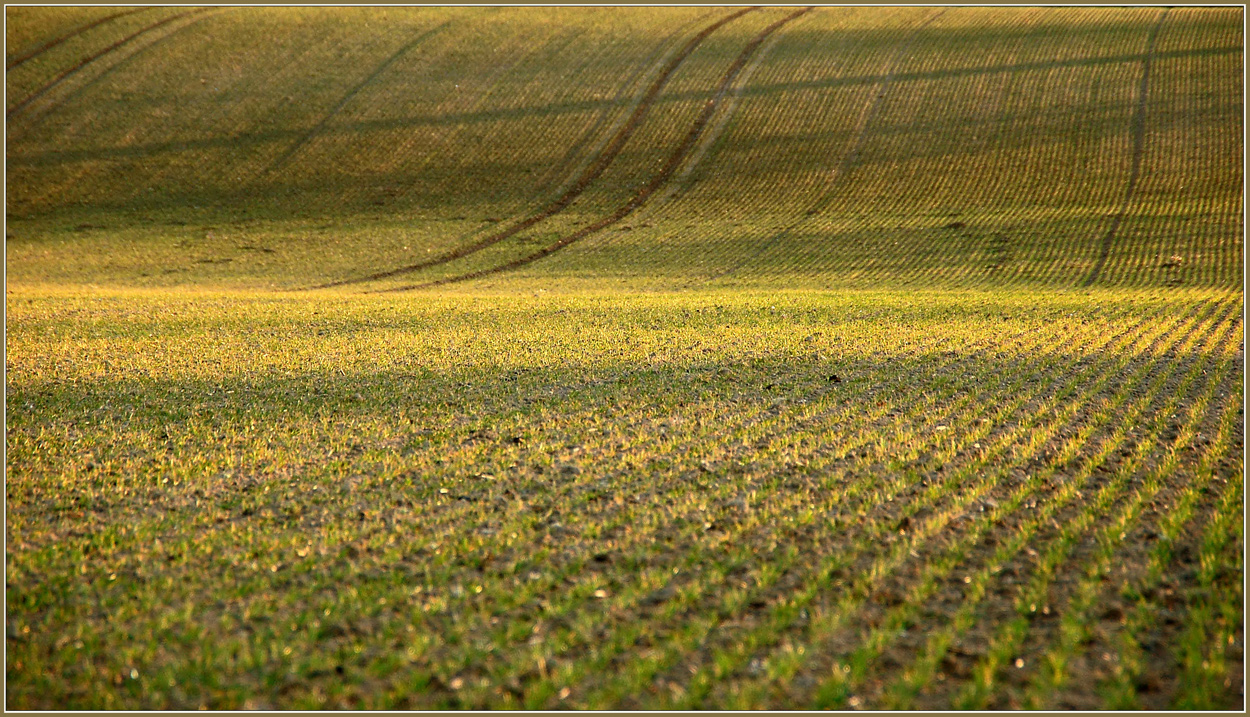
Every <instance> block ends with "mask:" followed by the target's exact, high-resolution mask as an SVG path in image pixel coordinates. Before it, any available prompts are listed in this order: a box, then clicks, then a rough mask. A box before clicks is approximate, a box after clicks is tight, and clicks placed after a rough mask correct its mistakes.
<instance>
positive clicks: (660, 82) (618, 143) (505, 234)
mask: <svg viewBox="0 0 1250 717" xmlns="http://www.w3.org/2000/svg"><path fill="white" fill-rule="evenodd" d="M756 9H757V8H755V7H748V8H742V9H740V10H737V11H736V12H733V13H730V14H729V15H726V16H725V17H723V18H721V19H719V20H717V21H716V22H714V23H712V24H711V25H709V26H707V27H705V28H703V30H701V31H700V32H699V34H698V35H695V36H694V37H692V38H691V39H690V40H688V41H687V42H686V44H685V45H684V46H683V47H682V48H681V50H680V51H678V53H677V54H676V55H675V56H674V57H673V58H672V59H670V60H669V61H668V64H666V65H665V66H664V69H663V70H661V71H660V74H659V76H658V77H656V78H655V80H653V81H652V83H651V86H650V87H648V88H647V92H646V94H645V95H644V96H643V99H642V101H641V102H640V103H639V104H638V107H637V108H635V109H634V112H633V114H632V115H630V117H629V119H628V120H627V121H626V122H625V125H624V126H623V127H621V129H620V130H619V131H618V132H617V133H616V136H614V137H613V138H612V141H611V142H610V143H609V144H608V146H607V147H606V148H605V149H604V150H603V152H602V153H601V154H600V155H599V157H598V158H596V160H595V161H594V163H592V164H591V165H590V167H588V168H587V169H586V171H585V172H584V173H583V174H582V176H580V177H578V179H577V181H576V182H574V183H573V186H571V187H569V189H568V190H566V191H565V192H564V194H562V195H560V197H559V198H557V199H556V200H555V201H553V202H552V203H550V204H548V205H547V206H546V207H544V208H543V209H541V210H539V211H537V212H535V213H533V214H531V215H529V216H528V217H526V218H525V219H522V220H521V221H519V222H516V223H515V224H512V225H510V226H508V227H506V228H504V229H502V230H500V231H498V232H495V233H493V234H491V235H489V236H486V237H483V238H482V239H480V240H479V241H476V242H474V243H472V244H469V245H467V246H463V247H460V248H459V249H455V250H453V251H450V252H447V253H446V254H443V255H442V256H439V257H436V258H434V259H429V260H426V261H423V262H419V263H417V264H410V265H408V266H404V267H400V268H398V269H391V270H388V271H380V272H375V273H373V274H369V275H367V276H362V277H357V278H354V279H342V280H339V281H333V282H329V283H326V284H321V285H319V286H315V287H312V288H316V289H328V288H332V287H336V286H345V285H348V284H359V283H363V282H366V281H376V280H378V279H386V278H390V277H393V276H400V275H403V274H409V273H412V272H415V271H420V270H421V269H427V268H429V267H432V266H439V265H441V264H446V263H448V262H451V261H454V260H456V259H460V258H462V257H465V256H468V255H470V254H473V253H476V252H478V251H481V250H482V249H485V248H486V247H488V246H491V245H493V244H498V243H499V242H501V241H503V240H505V239H507V238H509V237H511V236H514V235H516V234H518V233H520V232H522V231H524V230H526V229H528V228H530V227H532V226H534V225H535V224H538V223H539V222H541V221H543V220H544V219H547V218H549V217H551V216H553V215H555V214H557V213H559V212H561V211H563V210H564V209H566V208H567V207H568V206H569V205H570V204H572V203H573V201H574V200H576V199H577V198H578V197H579V196H581V195H582V193H583V192H585V191H586V189H587V188H588V187H589V186H590V185H591V183H592V182H594V181H595V180H596V179H598V178H599V176H600V175H601V174H603V172H604V171H605V170H607V168H608V166H609V165H611V164H612V162H613V161H614V160H615V159H616V156H617V155H618V154H620V151H621V149H622V148H624V146H625V143H626V142H627V141H628V140H629V138H630V137H632V136H633V134H634V132H635V131H636V130H637V129H638V127H639V126H640V125H641V124H642V121H643V120H644V119H646V117H647V114H648V113H649V112H650V111H651V107H652V106H653V105H654V104H655V101H656V99H658V97H659V94H660V91H661V90H663V89H664V86H665V85H666V84H668V81H669V79H671V78H672V76H673V75H674V74H675V73H676V72H677V69H678V68H679V67H680V66H681V65H682V63H684V62H685V60H686V58H687V57H689V56H690V54H691V53H692V52H694V50H695V48H697V47H698V46H699V45H700V44H702V42H703V41H704V40H706V39H707V38H708V37H709V36H710V35H711V34H712V33H713V32H716V31H717V30H719V29H720V28H721V27H724V26H725V25H727V24H729V23H730V22H732V21H734V20H736V19H738V18H740V17H742V16H743V15H746V14H747V13H749V12H753V11H755V10H756Z"/></svg>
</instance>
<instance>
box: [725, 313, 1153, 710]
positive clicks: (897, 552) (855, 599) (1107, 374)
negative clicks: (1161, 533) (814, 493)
mask: <svg viewBox="0 0 1250 717" xmlns="http://www.w3.org/2000/svg"><path fill="white" fill-rule="evenodd" d="M1154 331H1156V332H1162V331H1163V327H1160V326H1156V327H1155V328H1154ZM1161 338H1162V333H1156V337H1155V338H1154V339H1153V341H1154V342H1158V341H1159V340H1161ZM1118 353H1121V352H1118ZM1126 361H1127V357H1121V359H1120V360H1119V361H1118V365H1120V366H1122V365H1124V363H1125V362H1126ZM1116 370H1117V369H1116V367H1112V366H1104V367H1102V369H1101V371H1102V373H1101V374H1100V376H1101V378H1100V379H1099V380H1098V381H1096V382H1095V383H1096V384H1097V385H1099V386H1101V385H1103V384H1107V383H1109V382H1111V381H1112V375H1113V374H1114V372H1115V371H1116ZM1075 385H1076V383H1075V382H1069V384H1068V388H1067V390H1066V391H1065V392H1061V393H1060V394H1059V395H1057V396H1056V397H1055V399H1057V398H1060V397H1062V396H1063V395H1066V394H1072V393H1073V392H1074V391H1075ZM1129 388H1130V387H1129V386H1128V385H1122V386H1121V388H1120V391H1121V392H1122V393H1123V392H1127V391H1128V390H1129ZM1055 399H1052V400H1051V402H1050V403H1049V404H1048V405H1043V406H1041V407H1039V408H1038V409H1037V410H1035V411H1034V412H1033V413H1032V414H1031V416H1032V420H1033V421H1036V420H1037V419H1039V418H1040V417H1041V416H1042V415H1044V414H1049V413H1052V412H1053V413H1055V415H1056V419H1055V420H1054V421H1052V422H1050V423H1049V424H1048V426H1049V427H1047V428H1044V429H1040V430H1043V431H1044V433H1034V434H1032V438H1031V440H1030V441H1029V442H1028V443H1029V444H1031V446H1032V449H1030V450H1033V449H1036V448H1037V446H1040V445H1041V444H1042V443H1044V442H1045V440H1046V437H1047V436H1051V435H1055V434H1056V432H1057V430H1058V427H1059V426H1061V425H1063V424H1064V422H1065V421H1069V420H1071V419H1072V418H1073V417H1074V416H1075V415H1076V413H1077V411H1078V410H1079V408H1080V406H1081V402H1080V399H1079V397H1073V398H1072V400H1070V401H1069V402H1068V404H1067V405H1066V406H1065V407H1063V408H1059V407H1058V406H1057V405H1056V404H1055ZM1028 428H1029V427H1028V426H1027V425H1024V426H1021V427H1020V428H1019V429H1017V430H1016V431H1015V432H1014V433H1013V434H1009V435H1007V436H1005V437H1000V439H999V440H998V441H996V442H995V445H994V446H991V447H990V448H988V449H986V450H985V452H984V453H983V454H982V455H981V456H980V460H978V461H977V462H976V463H974V464H973V466H972V467H971V468H967V469H965V470H962V471H960V473H961V474H966V475H965V476H964V477H965V478H967V479H976V480H975V483H976V484H977V485H976V486H974V487H973V488H971V489H969V491H970V495H971V497H969V495H968V494H966V495H965V496H964V497H962V498H957V499H955V500H954V505H953V506H952V507H948V508H946V509H944V510H943V511H942V512H937V513H935V514H934V515H932V516H930V517H929V519H928V521H927V522H926V524H925V526H923V527H922V528H920V529H918V530H917V531H916V533H917V534H919V533H921V532H922V531H926V532H930V533H933V532H935V531H936V530H939V529H941V528H944V527H945V526H946V524H947V523H948V522H949V521H951V519H952V518H954V517H956V513H960V514H962V512H963V510H964V507H965V506H967V505H969V504H970V502H969V501H971V500H974V499H977V498H983V497H984V496H985V495H986V491H992V490H993V488H994V486H995V485H996V479H991V478H986V477H985V476H983V475H981V476H978V475H974V473H976V470H975V468H976V466H985V465H989V461H990V459H991V458H992V457H993V455H994V452H995V451H996V450H998V451H1002V450H1003V449H1005V448H1007V447H1010V446H1013V445H1014V444H1013V443H1012V440H1011V439H1012V438H1013V436H1014V435H1015V434H1018V433H1020V432H1021V431H1022V430H1025V429H1028ZM965 440H966V439H965ZM996 447H997V448H996ZM1025 457H1027V456H1025ZM1021 460H1023V458H1018V459H1017V461H1021ZM999 472H1003V471H1002V470H1000V471H999ZM956 482H957V481H952V480H948V481H946V484H947V485H954V484H955V483H956ZM1028 487H1029V486H1027V485H1026V487H1025V489H1027V488H1028ZM930 492H933V491H932V489H931V490H930ZM935 508H936V505H935ZM979 525H980V526H981V529H984V522H981V523H979ZM924 544H925V543H924V541H916V540H915V538H914V537H913V538H912V539H911V540H910V541H905V542H903V543H901V544H900V545H899V546H897V547H895V548H894V549H893V550H892V551H891V554H890V555H888V556H886V557H883V558H880V559H878V561H877V563H876V564H874V565H872V566H867V567H865V568H864V569H862V570H860V571H859V574H860V575H864V574H867V575H869V576H874V577H872V578H869V579H870V580H872V581H874V582H875V581H877V580H878V579H879V578H880V576H882V575H884V574H885V573H886V571H892V570H893V569H894V568H896V567H898V566H899V564H900V563H901V562H902V561H904V560H905V559H906V556H907V555H908V554H914V551H915V549H916V548H917V547H921V546H923V545H924ZM882 561H885V562H882ZM919 562H920V560H919V558H917V564H919ZM874 590H875V588H872V587H869V586H862V587H861V588H860V589H858V590H852V591H851V593H850V594H848V596H846V597H844V598H843V599H842V600H841V601H840V602H839V604H838V607H837V609H836V610H835V611H834V612H833V613H831V614H829V615H825V616H822V617H821V618H820V619H821V621H822V623H823V624H822V625H821V626H820V627H819V628H818V627H816V623H815V622H813V627H811V628H810V629H809V630H808V633H807V634H817V631H818V630H819V631H823V632H826V633H827V632H832V631H834V630H835V629H841V628H842V627H843V626H846V625H849V622H848V621H849V618H850V616H851V615H852V614H853V612H854V611H855V610H858V609H860V608H861V607H862V606H863V605H864V603H865V601H866V600H867V599H868V598H869V597H870V596H871V595H872V593H873V592H874ZM920 592H921V593H923V592H924V591H923V590H922V591H920ZM917 601H918V602H923V600H920V599H919V598H918V599H917ZM883 629H884V628H883ZM883 634H884V633H883ZM879 637H880V636H879ZM821 642H822V643H828V640H827V639H824V638H822V639H821ZM877 647H880V645H878V646H877ZM873 649H876V648H875V647H874V648H873ZM869 655H870V652H861V653H860V655H859V657H861V658H864V659H863V660H862V661H861V663H860V664H859V665H858V666H857V667H856V669H857V670H858V671H859V672H857V674H860V672H862V671H863V670H864V669H866V667H867V658H868V656H869ZM777 659H779V656H778V655H777V653H776V652H774V653H773V655H772V656H771V657H770V658H769V660H770V661H771V660H777ZM811 659H812V658H811V657H805V658H802V659H801V660H800V659H799V658H797V657H795V658H791V661H792V662H793V663H794V664H793V665H792V666H791V669H797V668H798V667H799V665H800V664H801V663H802V661H804V660H811ZM807 669H808V671H809V672H810V671H811V669H812V668H807ZM816 672H817V673H823V671H822V670H821V669H820V668H816ZM844 678H845V675H844V674H843V673H841V672H837V673H834V680H833V681H832V682H830V683H826V684H825V685H824V686H823V687H822V688H821V690H820V691H819V692H820V693H821V694H820V697H819V703H821V704H826V703H832V704H837V703H838V701H839V700H840V699H849V697H850V695H848V694H845V691H844V686H845V679H844ZM751 689H752V688H751V687H750V683H748V684H747V685H744V686H743V687H742V691H743V692H750V691H751ZM745 704H750V702H746V703H745Z"/></svg>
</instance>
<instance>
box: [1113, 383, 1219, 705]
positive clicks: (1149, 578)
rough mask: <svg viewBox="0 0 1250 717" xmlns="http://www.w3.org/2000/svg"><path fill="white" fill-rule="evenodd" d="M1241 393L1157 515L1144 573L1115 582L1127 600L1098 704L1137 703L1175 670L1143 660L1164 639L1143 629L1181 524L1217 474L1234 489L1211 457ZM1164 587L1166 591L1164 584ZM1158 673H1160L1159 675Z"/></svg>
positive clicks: (1151, 620)
mask: <svg viewBox="0 0 1250 717" xmlns="http://www.w3.org/2000/svg"><path fill="white" fill-rule="evenodd" d="M1241 398H1242V396H1241V395H1240V392H1238V394H1237V395H1235V396H1233V400H1226V401H1225V402H1224V408H1223V410H1222V415H1221V417H1220V419H1219V421H1218V422H1217V429H1216V433H1215V435H1214V436H1212V437H1211V440H1210V442H1209V443H1208V444H1207V450H1206V451H1205V453H1204V454H1203V456H1202V458H1201V460H1200V461H1199V464H1198V466H1197V467H1196V468H1195V470H1194V479H1193V480H1192V481H1190V482H1189V484H1188V485H1186V486H1185V488H1184V491H1183V492H1182V494H1181V496H1180V499H1179V500H1178V501H1177V502H1176V503H1175V504H1174V505H1173V506H1172V508H1171V510H1169V511H1168V512H1167V513H1166V514H1165V515H1163V516H1161V517H1160V518H1159V519H1158V521H1157V523H1156V524H1157V526H1158V539H1157V542H1156V543H1155V544H1154V547H1153V548H1151V551H1150V559H1149V563H1148V564H1147V566H1146V567H1145V569H1144V570H1143V573H1144V574H1143V575H1142V576H1141V577H1140V578H1138V579H1135V580H1130V581H1126V582H1125V583H1124V584H1123V585H1122V587H1121V588H1120V597H1121V599H1123V600H1124V601H1125V602H1126V603H1128V605H1127V607H1126V608H1125V610H1124V618H1123V622H1124V628H1123V630H1122V631H1121V632H1120V634H1119V635H1118V637H1117V638H1115V640H1114V642H1115V648H1114V649H1115V659H1114V660H1113V661H1112V665H1113V667H1112V670H1113V671H1112V674H1111V675H1110V676H1109V677H1108V678H1107V679H1106V680H1104V681H1103V682H1102V684H1100V685H1099V691H1100V692H1102V693H1103V694H1104V695H1105V698H1104V707H1105V708H1107V709H1143V703H1142V697H1141V694H1140V692H1145V691H1153V690H1155V689H1157V686H1161V683H1162V681H1163V680H1164V679H1166V675H1169V674H1172V673H1174V672H1175V666H1174V665H1172V664H1167V665H1165V666H1159V665H1157V664H1149V663H1152V662H1154V663H1157V662H1159V661H1160V660H1159V655H1158V647H1160V646H1161V645H1162V644H1165V643H1166V641H1165V640H1164V639H1162V638H1160V637H1156V636H1152V635H1148V633H1149V632H1150V630H1151V628H1152V627H1154V625H1155V622H1156V620H1157V619H1158V617H1159V615H1158V613H1159V611H1160V610H1161V605H1160V599H1159V597H1160V596H1159V592H1160V587H1161V585H1162V584H1164V582H1165V580H1166V578H1167V577H1168V576H1169V575H1172V574H1175V573H1174V572H1173V571H1174V570H1176V566H1175V562H1176V561H1175V558H1176V557H1177V555H1176V552H1177V549H1178V547H1179V546H1178V543H1180V542H1181V541H1182V539H1183V537H1184V535H1185V532H1186V530H1185V529H1186V525H1187V524H1188V523H1190V521H1191V520H1193V516H1194V514H1195V512H1196V511H1197V510H1198V508H1197V504H1198V503H1199V501H1200V499H1201V497H1202V495H1203V494H1205V493H1206V492H1207V491H1208V490H1209V488H1210V486H1211V484H1212V483H1214V482H1216V481H1217V480H1218V481H1220V482H1223V483H1224V484H1225V486H1226V488H1225V490H1226V491H1232V490H1234V489H1236V486H1237V479H1236V476H1232V477H1231V478H1230V477H1218V478H1217V476H1216V470H1215V463H1216V461H1217V459H1219V458H1220V457H1222V456H1224V455H1226V454H1227V452H1228V450H1229V448H1230V444H1231V438H1232V435H1233V433H1234V431H1235V430H1236V428H1235V426H1236V422H1237V417H1238V415H1239V413H1238V410H1239V407H1240V406H1241V400H1240V399H1241ZM1199 435H1201V434H1199ZM1149 535H1150V534H1149V533H1147V535H1146V539H1149ZM1168 582H1170V581H1168ZM1165 589H1166V590H1168V591H1169V592H1170V591H1171V588H1170V587H1169V588H1165ZM1207 644H1210V643H1207ZM1152 668H1153V669H1152ZM1160 673H1162V675H1163V676H1164V677H1163V678H1162V679H1161V678H1160ZM1211 706H1212V707H1217V708H1218V706H1215V705H1211Z"/></svg>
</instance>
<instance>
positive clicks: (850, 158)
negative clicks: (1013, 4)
mask: <svg viewBox="0 0 1250 717" xmlns="http://www.w3.org/2000/svg"><path fill="white" fill-rule="evenodd" d="M948 9H949V8H942V9H941V10H938V11H937V12H936V13H934V14H932V15H930V16H929V18H928V19H927V20H925V21H924V22H922V23H920V24H919V25H917V26H916V27H915V28H914V29H913V30H912V31H911V33H909V34H908V36H907V37H906V38H905V39H904V40H903V41H902V42H901V43H899V45H898V46H897V47H896V48H895V49H894V53H893V54H892V55H891V56H890V60H889V62H888V64H887V66H886V67H887V69H886V71H885V74H884V75H883V76H882V77H881V81H880V83H879V84H878V85H877V87H876V89H875V91H874V92H873V96H872V99H871V101H869V103H868V105H867V106H866V107H865V108H864V109H863V110H862V111H861V113H860V120H859V122H858V123H857V125H856V128H855V140H854V142H853V143H852V144H851V149H850V150H849V151H848V152H847V153H846V154H845V155H843V157H842V161H841V162H839V163H838V166H837V167H836V168H835V169H834V171H833V177H832V178H831V179H830V180H829V184H827V185H826V186H825V191H824V192H823V193H822V194H821V196H820V197H819V198H818V199H817V200H816V201H815V202H814V203H813V204H812V206H810V207H809V208H808V209H807V211H806V212H804V213H803V215H802V216H801V217H799V218H798V219H796V220H794V221H793V222H791V223H790V224H789V225H788V226H786V227H785V228H783V229H782V230H781V231H779V232H777V233H776V234H774V235H772V236H771V237H769V238H768V239H767V240H766V241H765V242H764V245H763V246H762V247H760V249H759V250H758V251H756V252H754V254H753V255H752V256H758V255H760V254H762V253H763V252H765V251H767V250H769V249H771V248H772V247H773V245H775V244H776V243H777V242H779V241H780V240H781V239H782V238H783V237H786V236H788V235H789V234H790V233H791V232H793V231H794V230H795V229H797V228H798V227H800V226H802V225H803V224H805V223H807V221H808V220H809V219H811V217H813V216H815V215H817V214H819V213H820V211H821V210H823V209H825V208H826V207H828V205H829V202H830V201H831V200H832V198H833V193H834V190H835V189H836V188H838V187H840V186H841V180H842V179H843V178H845V177H846V176H847V175H848V174H850V173H851V172H852V171H854V169H855V165H856V164H857V163H858V162H859V155H860V152H861V151H863V148H864V141H865V140H866V139H867V138H868V130H869V128H870V127H871V126H872V122H873V119H875V118H876V116H877V113H878V112H879V111H880V109H881V103H882V100H883V99H884V98H885V96H886V95H887V94H888V93H889V89H890V85H891V84H893V82H894V78H895V77H896V76H897V71H898V65H899V61H900V60H901V59H902V57H903V56H904V53H906V51H907V50H908V49H910V48H911V46H912V45H913V44H914V43H915V41H916V37H917V36H918V35H919V34H920V31H921V30H923V29H924V28H926V27H928V26H929V25H930V24H932V23H933V22H934V21H935V20H937V19H938V18H939V17H941V16H942V15H943V14H945V13H946V11H947V10H948ZM747 262H748V259H743V260H741V261H739V262H738V263H737V264H735V265H733V266H731V267H730V268H728V269H726V270H724V271H722V272H720V273H719V274H713V275H712V276H709V277H707V278H706V279H703V280H702V283H707V282H709V281H715V280H717V279H720V278H723V277H725V276H729V275H731V274H734V273H735V272H737V271H738V270H740V269H742V268H743V267H744V266H746V264H747Z"/></svg>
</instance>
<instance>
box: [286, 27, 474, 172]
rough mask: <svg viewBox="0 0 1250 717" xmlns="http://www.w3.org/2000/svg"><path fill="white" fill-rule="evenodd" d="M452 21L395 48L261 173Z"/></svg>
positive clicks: (288, 156) (288, 158)
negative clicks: (391, 53) (397, 62)
mask: <svg viewBox="0 0 1250 717" xmlns="http://www.w3.org/2000/svg"><path fill="white" fill-rule="evenodd" d="M452 22H453V21H452V20H447V21H445V22H443V23H442V24H440V25H438V26H437V27H434V28H431V29H429V30H426V31H425V32H423V33H421V34H420V35H418V36H416V37H415V38H413V39H412V41H411V42H409V43H408V44H407V45H404V46H403V47H401V48H399V50H397V51H396V52H395V54H393V55H391V56H390V57H388V58H387V59H386V60H385V61H384V62H383V63H382V64H380V65H378V66H377V68H376V69H374V70H373V72H371V73H369V75H368V76H367V77H365V78H364V79H362V80H361V81H360V82H358V83H357V84H356V86H355V87H352V88H351V89H350V90H348V91H347V93H346V94H344V95H343V97H342V99H340V100H339V102H338V104H336V105H335V106H334V107H333V108H332V109H331V110H330V111H329V112H327V113H325V115H324V116H323V117H322V118H321V121H320V122H318V123H317V124H316V125H314V126H313V127H312V128H311V129H309V130H308V131H307V132H305V133H304V134H303V136H301V137H300V138H299V139H297V140H295V142H294V143H293V144H292V145H291V146H290V147H289V148H287V150H286V152H283V153H282V156H281V157H278V158H277V159H276V160H274V161H273V163H272V164H270V165H269V166H268V167H267V168H266V169H265V171H264V173H263V174H269V173H271V172H274V171H277V170H278V169H281V168H282V167H284V166H286V164H287V163H288V162H290V161H291V158H292V157H294V156H295V154H296V153H298V152H299V151H300V150H301V149H303V148H304V145H306V144H308V143H309V142H310V141H312V138H313V137H316V136H317V135H318V134H320V133H321V132H322V130H324V129H325V127H326V125H327V124H328V123H329V122H330V120H331V119H333V117H334V116H335V115H336V114H338V113H339V112H340V111H342V109H343V108H344V107H346V106H347V103H348V102H351V101H352V99H353V98H355V97H356V95H358V94H360V92H361V90H363V89H364V88H365V87H366V86H368V85H369V84H370V83H371V82H373V81H374V80H376V79H377V78H378V76H379V75H381V74H382V73H383V72H386V70H387V68H389V67H390V66H391V65H393V64H395V62H396V61H397V60H399V58H401V57H403V56H404V55H405V54H407V53H408V52H409V51H411V50H412V49H413V48H415V47H416V46H418V45H420V44H421V43H423V42H425V41H426V40H428V39H430V38H431V37H433V36H435V35H437V34H438V33H440V32H442V31H443V30H444V29H445V28H446V27H447V26H448V25H450V24H451V23H452Z"/></svg>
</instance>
